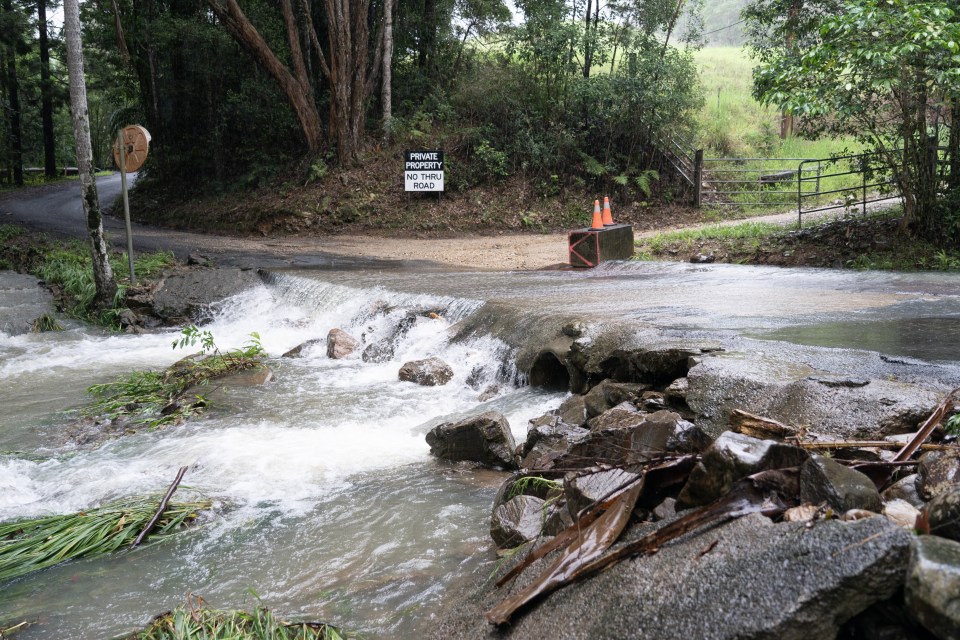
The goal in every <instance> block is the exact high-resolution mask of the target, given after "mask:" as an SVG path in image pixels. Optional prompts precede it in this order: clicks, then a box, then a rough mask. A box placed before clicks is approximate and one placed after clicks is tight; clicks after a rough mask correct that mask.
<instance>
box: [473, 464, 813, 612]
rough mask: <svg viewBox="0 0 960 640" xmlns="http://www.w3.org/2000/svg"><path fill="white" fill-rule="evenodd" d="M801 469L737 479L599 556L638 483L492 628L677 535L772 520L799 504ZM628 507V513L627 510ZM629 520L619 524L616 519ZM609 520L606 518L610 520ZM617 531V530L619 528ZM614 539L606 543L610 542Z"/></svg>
mask: <svg viewBox="0 0 960 640" xmlns="http://www.w3.org/2000/svg"><path fill="white" fill-rule="evenodd" d="M799 477H800V470H799V468H793V469H778V470H772V471H762V472H760V473H757V474H754V475H752V476H749V477H747V478H744V479H743V480H740V481H739V482H738V483H737V484H736V485H734V487H733V489H731V490H730V492H728V493H727V495H725V496H724V497H722V498H720V499H719V500H717V501H716V502H713V503H711V504H709V505H707V506H705V507H702V508H700V509H696V510H694V511H691V512H690V513H689V514H687V515H685V516H683V517H681V518H678V519H677V520H674V521H673V522H671V523H669V524H667V525H665V526H664V527H661V528H660V529H658V530H657V531H655V532H653V533H651V534H649V535H647V536H644V537H642V538H640V539H638V540H635V541H634V542H631V543H629V544H626V545H624V546H623V547H621V548H619V549H617V550H616V551H613V552H611V553H607V554H605V555H601V554H603V552H604V551H605V550H606V549H607V548H609V547H610V545H612V544H613V543H614V542H615V541H616V539H617V538H618V537H619V536H620V533H621V532H622V531H623V528H624V527H625V526H626V524H627V522H626V520H629V513H630V511H632V509H633V505H634V504H635V503H636V500H637V497H638V496H639V495H640V492H641V491H642V484H643V483H642V482H638V483H637V484H636V485H635V486H634V487H633V488H631V489H630V490H629V491H628V492H626V493H623V494H621V495H620V496H619V497H618V498H617V502H616V504H615V505H613V506H612V507H611V508H610V509H609V510H608V511H607V512H606V513H604V515H603V516H601V517H600V518H599V519H598V520H597V521H596V522H595V523H594V524H593V525H592V526H591V527H589V528H588V529H587V530H586V531H585V532H584V537H583V538H582V539H580V540H577V541H576V542H574V543H573V544H571V545H570V546H569V547H567V549H566V550H565V551H564V553H563V554H562V555H561V556H560V558H559V559H558V560H557V561H555V562H554V563H553V564H552V565H551V566H550V567H549V568H548V569H547V570H546V571H545V572H544V573H543V574H542V575H540V576H539V577H538V578H537V579H536V580H534V581H533V582H532V583H530V585H528V586H527V587H526V588H525V589H523V590H521V591H520V592H518V593H517V594H515V595H513V596H511V597H510V598H508V599H507V600H505V601H503V602H501V603H500V604H499V605H497V606H496V607H494V608H493V609H491V610H490V611H488V612H487V614H486V617H487V620H488V621H489V622H490V623H492V624H497V625H499V624H505V623H507V622H509V621H510V618H511V617H512V616H513V614H514V613H516V612H517V610H519V609H520V608H522V607H524V606H525V605H527V604H528V603H530V602H532V601H533V600H535V599H537V598H540V597H542V596H545V595H547V594H549V593H551V592H553V591H555V590H556V589H558V588H560V587H562V586H565V585H567V584H569V583H571V582H573V581H574V580H577V579H581V578H585V577H589V576H591V575H593V574H595V573H598V572H600V571H602V570H604V569H606V568H608V567H610V566H612V565H613V564H616V563H617V562H620V561H621V560H623V559H625V558H629V557H633V556H636V555H640V554H643V553H650V552H653V551H656V550H657V549H659V548H660V547H661V546H663V545H664V544H666V543H667V542H670V541H671V540H675V539H676V538H679V537H680V536H682V535H684V534H687V533H690V532H692V531H696V530H697V529H700V528H702V527H704V526H706V525H709V524H717V523H722V522H727V521H729V520H733V519H736V518H740V517H743V516H745V515H748V514H751V513H763V514H764V515H767V516H773V515H777V514H780V513H783V511H785V510H786V509H787V507H788V506H794V505H796V504H798V503H799V495H800V488H799ZM628 505H629V509H627V506H628ZM624 511H626V513H627V517H626V518H625V519H624V521H623V522H622V524H621V521H620V518H621V517H622V514H623V513H624ZM608 516H609V517H608ZM617 526H619V529H617ZM611 537H612V538H613V539H610V538H611Z"/></svg>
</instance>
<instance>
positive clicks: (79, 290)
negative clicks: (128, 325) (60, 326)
mask: <svg viewBox="0 0 960 640" xmlns="http://www.w3.org/2000/svg"><path fill="white" fill-rule="evenodd" d="M173 264H175V260H174V257H173V254H172V253H170V252H166V251H162V252H158V253H152V254H147V255H143V256H140V257H137V258H135V259H134V271H135V272H136V273H137V275H138V276H139V277H141V278H145V279H150V278H154V277H156V276H157V275H158V274H159V273H160V272H161V271H162V270H163V269H165V268H166V267H169V266H171V265H173ZM110 266H111V268H112V269H113V272H114V275H115V276H116V277H118V280H119V287H118V289H117V295H116V296H115V297H114V300H113V304H112V306H111V307H110V308H109V309H104V310H97V309H94V307H93V300H94V297H95V295H96V285H95V284H94V281H93V261H92V259H91V257H90V252H89V250H88V248H87V245H86V244H84V243H82V242H80V241H79V240H76V241H71V242H68V243H66V244H64V245H61V246H59V247H55V248H52V249H50V250H49V251H48V252H47V253H46V254H45V255H44V256H43V259H42V261H41V263H40V264H39V266H38V267H36V268H35V269H33V270H32V273H33V274H34V275H36V276H37V277H39V278H42V279H43V280H44V281H46V282H47V283H48V284H50V285H55V286H57V287H59V288H60V289H61V291H62V293H63V297H64V312H65V313H66V314H67V315H68V316H70V317H73V318H77V319H80V320H85V321H88V322H93V323H94V324H100V325H104V326H108V327H116V326H117V325H118V323H119V315H120V311H121V310H122V309H123V306H122V304H123V300H124V296H125V294H126V288H127V286H128V284H129V280H128V279H125V278H123V277H122V276H121V274H124V273H126V272H127V270H128V268H129V267H128V265H127V254H126V253H120V254H113V255H111V256H110Z"/></svg>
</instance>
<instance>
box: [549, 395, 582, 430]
mask: <svg viewBox="0 0 960 640" xmlns="http://www.w3.org/2000/svg"><path fill="white" fill-rule="evenodd" d="M557 415H558V416H560V419H561V420H563V421H564V422H566V423H567V424H571V425H573V426H575V427H582V426H583V425H585V424H586V423H587V418H589V417H590V416H588V415H587V403H586V400H585V399H584V396H581V395H573V396H570V397H569V398H567V399H566V400H564V401H563V403H561V404H560V408H559V409H557Z"/></svg>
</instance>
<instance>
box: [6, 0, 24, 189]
mask: <svg viewBox="0 0 960 640" xmlns="http://www.w3.org/2000/svg"><path fill="white" fill-rule="evenodd" d="M3 9H4V11H6V12H7V13H10V12H12V11H13V3H12V2H11V1H10V0H4V3H3ZM4 53H5V54H6V59H7V99H8V100H9V102H10V104H9V107H10V151H11V154H10V156H11V157H10V164H12V165H13V183H14V184H15V185H17V186H18V187H21V186H23V138H22V135H23V133H22V130H21V129H22V128H21V125H20V116H21V114H20V81H19V79H18V78H17V51H16V46H15V45H14V44H13V43H11V44H10V46H9V47H7V50H6V51H5V52H4Z"/></svg>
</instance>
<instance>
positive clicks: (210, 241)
mask: <svg viewBox="0 0 960 640" xmlns="http://www.w3.org/2000/svg"><path fill="white" fill-rule="evenodd" d="M97 191H98V193H99V196H100V205H101V208H102V209H103V210H104V211H112V212H115V213H116V214H117V215H104V217H103V228H104V233H105V234H106V236H107V241H108V242H109V244H110V245H111V246H113V247H115V248H118V249H121V250H125V249H126V246H127V241H126V231H125V229H124V223H123V206H122V204H121V202H120V174H119V173H117V174H113V175H110V176H103V177H99V178H97ZM4 223H8V224H9V223H15V224H20V225H22V226H25V227H27V228H30V229H34V230H37V231H43V232H47V233H53V234H57V235H60V236H65V237H74V238H86V237H87V227H86V218H85V217H84V215H83V203H82V201H81V199H80V185H79V183H78V182H76V181H68V182H63V183H57V184H53V185H46V186H43V187H36V188H27V189H20V190H18V191H13V192H10V193H8V194H6V195H4V196H3V197H2V198H0V224H4ZM132 228H133V247H134V252H135V253H149V252H153V251H172V252H173V253H174V254H175V255H176V256H177V257H178V258H180V259H185V258H187V257H188V256H189V255H190V254H201V255H203V256H205V257H207V258H210V259H212V260H213V261H214V262H215V263H216V264H218V265H222V266H239V267H249V268H260V267H263V268H278V267H291V266H292V267H309V268H317V267H319V268H330V269H357V268H384V267H391V268H401V269H403V268H421V269H422V268H430V267H435V265H432V264H430V263H423V262H415V261H387V260H376V259H373V258H358V257H349V256H348V257H344V256H338V255H334V254H330V253H326V252H323V251H322V250H319V249H318V247H317V246H316V245H313V246H310V247H297V246H293V245H291V243H290V242H289V241H284V240H282V239H269V238H263V239H257V238H238V237H229V236H215V235H204V234H198V233H187V232H183V231H174V230H171V229H163V228H159V227H153V226H149V225H145V224H138V223H136V222H134V223H133V225H132Z"/></svg>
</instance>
